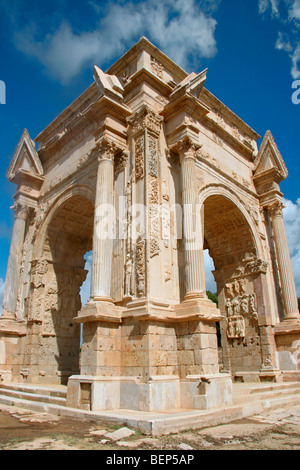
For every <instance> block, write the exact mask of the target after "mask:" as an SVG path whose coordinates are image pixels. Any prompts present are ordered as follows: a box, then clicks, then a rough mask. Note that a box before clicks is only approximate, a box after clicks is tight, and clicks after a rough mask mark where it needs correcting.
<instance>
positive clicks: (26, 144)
mask: <svg viewBox="0 0 300 470" xmlns="http://www.w3.org/2000/svg"><path fill="white" fill-rule="evenodd" d="M19 170H23V171H26V172H27V173H29V174H32V175H35V176H42V175H43V173H44V171H43V167H42V164H41V161H40V159H39V156H38V153H37V151H36V150H35V144H34V142H33V140H31V138H30V136H29V133H28V131H27V129H24V131H23V134H22V137H21V139H20V141H19V143H18V146H17V149H16V151H15V153H14V156H13V159H12V161H11V164H10V166H9V169H8V171H7V175H6V176H7V178H8V179H9V180H12V179H13V178H14V176H15V175H16V173H17V172H18V171H19Z"/></svg>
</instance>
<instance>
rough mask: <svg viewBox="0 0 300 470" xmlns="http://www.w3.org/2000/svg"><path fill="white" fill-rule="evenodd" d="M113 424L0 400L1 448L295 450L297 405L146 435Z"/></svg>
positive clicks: (299, 431)
mask: <svg viewBox="0 0 300 470" xmlns="http://www.w3.org/2000/svg"><path fill="white" fill-rule="evenodd" d="M117 429H118V427H116V426H115V427H112V426H101V425H98V424H97V425H96V424H94V423H89V422H85V421H83V422H81V421H77V420H73V419H66V418H59V417H56V416H52V415H48V414H41V413H36V412H30V411H28V410H24V409H18V408H16V407H8V406H5V405H0V450H107V451H111V450H128V451H129V450H152V451H155V450H300V406H294V407H291V408H288V409H287V408H285V409H278V410H276V411H274V410H273V411H270V412H266V413H264V414H262V415H259V416H254V417H252V418H251V419H247V420H240V421H236V422H232V423H230V424H226V425H221V426H216V427H210V428H206V429H202V430H193V431H186V432H182V433H178V434H172V435H168V436H163V437H160V438H151V437H149V436H144V435H142V434H141V433H139V432H138V431H135V433H134V434H132V435H131V436H129V437H126V438H123V439H122V438H121V439H120V440H118V441H114V440H112V439H111V438H108V437H106V434H107V433H112V432H114V431H116V430H117Z"/></svg>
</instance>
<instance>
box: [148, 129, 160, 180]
mask: <svg viewBox="0 0 300 470" xmlns="http://www.w3.org/2000/svg"><path fill="white" fill-rule="evenodd" d="M148 170H149V174H150V176H153V177H155V178H157V177H158V157H157V139H156V138H155V137H153V136H152V135H149V136H148Z"/></svg>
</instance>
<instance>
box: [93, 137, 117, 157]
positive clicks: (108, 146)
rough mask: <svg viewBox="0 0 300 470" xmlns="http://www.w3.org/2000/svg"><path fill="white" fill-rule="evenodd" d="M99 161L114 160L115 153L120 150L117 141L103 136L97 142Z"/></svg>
mask: <svg viewBox="0 0 300 470" xmlns="http://www.w3.org/2000/svg"><path fill="white" fill-rule="evenodd" d="M97 150H98V152H99V153H98V161H99V162H100V161H101V160H110V161H112V162H113V160H114V157H115V154H116V153H117V151H118V150H119V148H118V147H117V145H116V143H115V142H113V141H112V140H109V139H107V138H102V139H101V140H100V141H99V142H98V144H97Z"/></svg>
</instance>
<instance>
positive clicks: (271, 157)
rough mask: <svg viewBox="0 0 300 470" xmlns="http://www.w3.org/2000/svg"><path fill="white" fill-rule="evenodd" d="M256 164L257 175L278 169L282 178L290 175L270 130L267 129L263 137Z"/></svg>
mask: <svg viewBox="0 0 300 470" xmlns="http://www.w3.org/2000/svg"><path fill="white" fill-rule="evenodd" d="M254 165H255V169H254V174H255V175H256V176H258V175H260V174H263V173H266V172H268V171H270V170H276V173H277V174H278V175H279V176H280V177H281V179H285V178H286V177H287V176H288V171H287V168H286V166H285V163H284V161H283V158H282V156H281V153H280V152H279V150H278V147H277V145H276V143H275V141H274V138H273V136H272V134H271V132H270V131H267V132H266V134H265V136H264V138H263V141H262V143H261V146H260V148H259V152H258V154H257V157H256V159H255V162H254Z"/></svg>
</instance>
